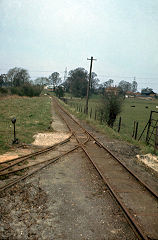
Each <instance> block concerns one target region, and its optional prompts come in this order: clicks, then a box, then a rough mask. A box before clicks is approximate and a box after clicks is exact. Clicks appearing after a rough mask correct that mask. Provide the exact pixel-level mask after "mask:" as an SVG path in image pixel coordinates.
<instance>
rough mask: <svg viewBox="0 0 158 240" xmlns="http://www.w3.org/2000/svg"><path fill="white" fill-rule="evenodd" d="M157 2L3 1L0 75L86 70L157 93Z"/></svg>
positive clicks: (0, 0)
mask: <svg viewBox="0 0 158 240" xmlns="http://www.w3.org/2000/svg"><path fill="white" fill-rule="evenodd" d="M157 53H158V0H0V74H1V73H7V71H8V70H9V69H10V68H13V67H23V68H25V69H27V70H28V71H29V74H30V76H31V78H32V79H35V78H37V77H40V76H41V77H44V76H46V77H48V76H49V75H50V74H51V73H52V72H59V73H60V75H61V77H62V78H63V76H64V71H65V69H66V68H67V71H68V72H69V71H70V70H73V69H75V68H78V67H83V68H85V69H86V70H87V71H89V66H90V61H88V60H87V58H90V57H91V56H93V57H94V58H96V59H97V60H96V61H94V62H93V71H94V72H95V73H96V74H97V75H98V78H99V79H100V83H102V82H105V81H107V80H108V79H113V80H114V83H115V84H118V83H119V81H121V80H125V81H128V82H132V81H133V80H134V77H135V80H136V81H137V83H138V90H139V91H140V90H141V89H142V88H144V87H150V88H153V90H154V91H156V92H157V93H158V54H157Z"/></svg>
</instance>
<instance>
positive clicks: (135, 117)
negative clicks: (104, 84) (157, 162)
mask: <svg viewBox="0 0 158 240" xmlns="http://www.w3.org/2000/svg"><path fill="white" fill-rule="evenodd" d="M100 102H101V98H100V97H99V96H96V97H94V96H93V97H92V98H90V99H89V114H88V117H87V116H85V114H84V113H83V111H84V106H85V99H77V98H72V99H71V98H69V100H68V104H69V106H70V108H71V109H72V110H73V109H75V111H76V112H77V114H78V117H79V118H81V119H86V120H87V121H89V122H91V123H92V124H94V125H97V126H98V125H99V123H98V122H97V121H94V119H95V111H96V110H97V109H98V106H99V104H100ZM131 106H135V107H131ZM156 106H158V99H153V100H147V99H139V98H128V99H125V100H124V102H123V106H122V112H121V114H120V115H118V117H117V119H116V122H115V124H114V128H113V130H114V131H113V130H110V129H108V128H107V126H106V127H105V128H106V130H105V132H107V133H108V134H110V135H112V136H113V137H116V138H119V139H122V140H127V141H129V142H132V143H134V144H136V145H137V144H139V145H140V144H143V145H144V143H145V137H146V131H145V132H144V134H143V136H142V138H141V141H140V143H138V142H137V141H135V140H134V139H133V138H132V133H133V126H134V121H136V122H138V135H137V139H138V138H139V136H140V134H141V133H142V131H143V129H144V127H145V125H146V123H147V122H148V120H149V117H150V112H151V110H152V111H156V110H157V109H156ZM81 108H82V112H81ZM90 112H91V118H90ZM120 116H121V118H122V124H121V130H120V133H119V134H118V133H117V130H118V122H119V118H120ZM154 117H155V118H156V119H158V114H155V116H154ZM103 125H104V126H105V124H102V125H100V127H101V128H102V129H103V128H104V126H103ZM145 148H146V151H152V150H149V148H150V147H149V148H148V147H145Z"/></svg>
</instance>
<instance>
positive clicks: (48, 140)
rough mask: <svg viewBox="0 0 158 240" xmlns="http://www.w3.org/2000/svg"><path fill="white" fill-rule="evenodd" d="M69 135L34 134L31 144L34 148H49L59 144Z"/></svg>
mask: <svg viewBox="0 0 158 240" xmlns="http://www.w3.org/2000/svg"><path fill="white" fill-rule="evenodd" d="M69 136H70V134H67V133H61V132H60V133H58V132H57V133H38V134H36V135H35V136H34V137H35V141H34V142H33V143H32V144H33V145H36V146H51V145H53V144H55V143H59V142H61V141H63V140H65V139H66V138H68V137H69Z"/></svg>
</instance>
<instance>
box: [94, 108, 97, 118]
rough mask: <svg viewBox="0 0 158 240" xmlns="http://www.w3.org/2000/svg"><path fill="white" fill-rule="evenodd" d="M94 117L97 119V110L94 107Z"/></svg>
mask: <svg viewBox="0 0 158 240" xmlns="http://www.w3.org/2000/svg"><path fill="white" fill-rule="evenodd" d="M94 119H95V120H96V119H97V111H96V109H95V116H94Z"/></svg>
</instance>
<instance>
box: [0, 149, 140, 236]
mask: <svg viewBox="0 0 158 240" xmlns="http://www.w3.org/2000/svg"><path fill="white" fill-rule="evenodd" d="M0 202H1V204H0V205H1V228H0V239H17V240H18V239H20V240H25V239H50V240H51V239H62V240H64V239H73V240H76V239H86V240H88V239H97V240H103V239H113V240H114V239H121V240H122V239H129V240H130V239H137V238H136V237H135V236H134V234H133V232H132V230H131V228H130V227H129V225H128V223H127V222H126V220H125V218H124V216H123V214H122V211H121V210H120V209H119V207H118V206H117V204H116V203H115V201H114V200H113V198H112V197H111V195H110V194H109V191H108V190H107V188H106V186H105V184H104V182H103V181H102V179H101V177H100V176H99V174H98V173H97V172H96V170H95V169H94V167H93V166H92V164H91V163H90V162H89V161H88V160H87V159H86V158H85V155H84V154H83V153H82V152H81V151H80V150H78V151H76V152H75V153H73V154H71V155H69V156H67V157H65V158H63V159H62V160H60V161H59V162H57V163H56V164H54V165H51V166H50V167H49V168H46V169H44V170H42V171H41V172H40V173H38V174H36V175H35V176H33V177H32V178H30V179H28V180H25V181H23V182H21V183H20V184H18V185H17V186H15V187H13V188H12V189H10V190H8V191H7V192H6V193H5V194H4V195H3V196H2V198H1V199H0Z"/></svg>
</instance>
